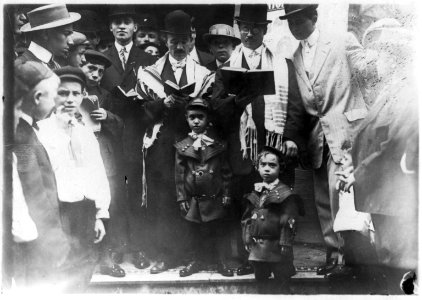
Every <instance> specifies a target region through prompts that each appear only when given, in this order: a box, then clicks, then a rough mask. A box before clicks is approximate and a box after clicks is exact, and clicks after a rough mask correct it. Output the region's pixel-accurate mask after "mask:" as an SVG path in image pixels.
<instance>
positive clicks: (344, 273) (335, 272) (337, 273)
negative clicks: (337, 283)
mask: <svg viewBox="0 0 422 300" xmlns="http://www.w3.org/2000/svg"><path fill="white" fill-rule="evenodd" d="M353 275H354V272H353V268H352V267H349V266H345V265H337V266H336V267H335V268H334V269H332V270H331V271H329V272H328V273H327V274H325V276H324V278H327V279H344V278H352V277H353Z"/></svg>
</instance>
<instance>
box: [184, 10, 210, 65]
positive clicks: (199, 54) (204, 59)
mask: <svg viewBox="0 0 422 300" xmlns="http://www.w3.org/2000/svg"><path fill="white" fill-rule="evenodd" d="M193 21H194V18H192V22H193ZM191 31H192V34H191V39H190V41H189V56H190V57H191V58H192V59H193V61H194V62H196V63H197V64H200V65H201V66H206V65H208V64H209V63H210V62H212V61H213V60H214V58H213V56H212V55H211V54H210V53H207V52H204V51H201V50H198V49H197V48H196V46H195V41H196V29H195V27H194V26H192V29H191Z"/></svg>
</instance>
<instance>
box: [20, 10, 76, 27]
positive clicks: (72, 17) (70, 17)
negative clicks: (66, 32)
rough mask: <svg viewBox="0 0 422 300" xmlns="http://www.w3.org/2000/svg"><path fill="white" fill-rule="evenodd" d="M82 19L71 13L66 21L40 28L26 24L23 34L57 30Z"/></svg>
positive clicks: (58, 21) (51, 23)
mask: <svg viewBox="0 0 422 300" xmlns="http://www.w3.org/2000/svg"><path fill="white" fill-rule="evenodd" d="M80 18H81V15H80V14H78V13H74V12H70V13H69V18H66V19H60V20H57V21H54V22H50V23H46V24H43V25H40V26H35V27H31V24H29V22H28V23H26V24H25V25H23V26H22V27H21V29H20V30H21V31H22V32H31V31H37V30H44V29H50V28H56V27H60V26H63V25H67V24H72V23H75V22H76V21H78V20H79V19H80Z"/></svg>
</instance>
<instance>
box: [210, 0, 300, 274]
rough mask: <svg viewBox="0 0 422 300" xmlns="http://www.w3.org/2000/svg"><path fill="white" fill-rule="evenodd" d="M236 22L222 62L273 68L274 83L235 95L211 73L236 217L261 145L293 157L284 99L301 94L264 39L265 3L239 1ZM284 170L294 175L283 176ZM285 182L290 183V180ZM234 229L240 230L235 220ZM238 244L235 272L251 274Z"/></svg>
mask: <svg viewBox="0 0 422 300" xmlns="http://www.w3.org/2000/svg"><path fill="white" fill-rule="evenodd" d="M235 20H236V21H237V23H238V24H239V30H240V39H241V42H242V44H241V46H240V47H237V48H236V49H235V50H234V51H233V53H232V56H231V57H230V59H229V61H228V62H227V63H226V64H225V65H227V66H230V67H235V68H236V67H237V68H245V69H251V70H254V69H271V70H274V80H275V87H276V94H275V95H258V94H256V93H255V94H254V92H253V91H251V89H250V88H249V87H246V86H245V88H244V89H243V90H242V91H241V92H240V93H239V94H238V95H229V94H228V93H227V91H226V90H225V88H224V85H223V80H222V76H221V73H220V71H219V70H217V73H216V79H215V86H214V91H213V96H212V105H213V107H214V109H215V110H216V114H217V116H218V119H217V120H218V123H219V125H221V127H222V132H223V133H224V134H225V137H226V139H227V141H228V147H229V154H230V155H229V156H230V164H231V167H232V170H233V174H234V178H233V180H234V184H233V198H234V204H235V205H236V208H235V209H236V213H237V214H238V216H237V218H238V221H239V219H240V216H241V214H242V212H243V211H244V205H243V204H242V197H243V195H244V194H246V193H249V192H251V191H252V189H253V183H254V182H255V181H256V180H258V178H259V176H258V174H257V173H256V171H255V169H254V162H255V161H256V159H257V155H258V152H259V151H260V149H261V148H262V147H263V146H265V145H266V146H272V147H275V148H276V149H279V150H282V151H283V154H285V155H286V156H295V155H296V150H295V149H291V150H289V151H286V149H285V144H284V143H283V140H282V136H283V130H284V126H285V123H286V113H287V100H289V101H298V100H300V97H299V91H298V90H297V82H296V77H295V76H294V74H295V72H294V68H293V64H292V63H291V61H289V60H286V59H284V58H276V57H274V56H273V53H271V51H270V50H269V49H268V48H267V47H266V46H265V44H264V43H263V39H264V35H265V34H266V32H267V25H268V24H269V23H270V22H271V21H268V20H267V5H266V4H245V5H242V6H241V7H240V14H239V16H238V17H235ZM293 98H294V99H293ZM297 98H299V99H298V100H297ZM288 173H289V174H293V176H292V175H289V176H286V174H288ZM288 173H287V172H286V174H284V175H283V176H286V178H290V180H291V178H294V170H293V168H289V172H288ZM289 185H292V183H291V182H289ZM238 223H239V222H238ZM237 227H238V230H240V227H239V225H238V224H237ZM238 245H239V246H238V248H239V254H240V256H241V257H242V258H243V260H244V264H243V265H242V266H241V267H240V268H239V269H238V270H237V274H238V275H246V274H251V273H253V269H252V266H251V265H250V264H248V263H247V253H246V252H245V251H242V250H243V247H242V242H241V241H240V240H239V241H238Z"/></svg>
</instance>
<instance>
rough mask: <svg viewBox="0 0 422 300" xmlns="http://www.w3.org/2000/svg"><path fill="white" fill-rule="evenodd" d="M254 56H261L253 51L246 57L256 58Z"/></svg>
mask: <svg viewBox="0 0 422 300" xmlns="http://www.w3.org/2000/svg"><path fill="white" fill-rule="evenodd" d="M256 56H261V53H259V52H258V51H255V50H253V51H252V52H251V53H250V54H249V55H248V57H249V58H254V57H256Z"/></svg>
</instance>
